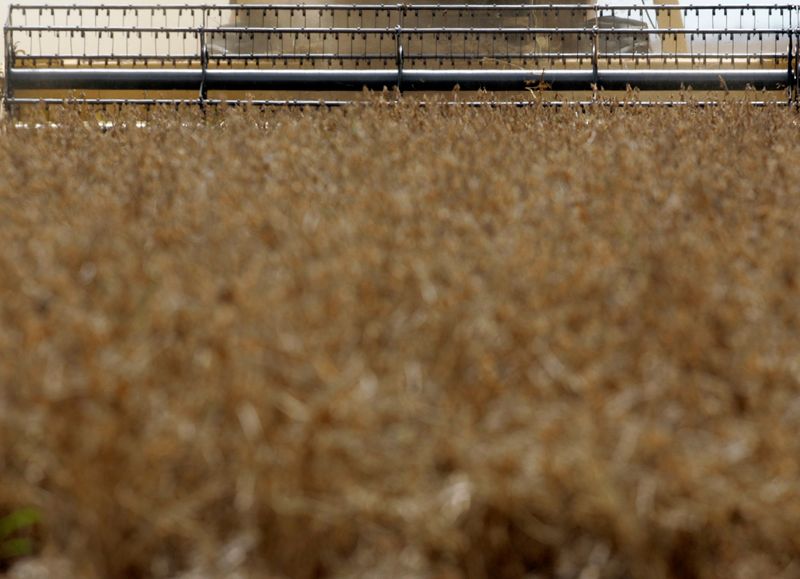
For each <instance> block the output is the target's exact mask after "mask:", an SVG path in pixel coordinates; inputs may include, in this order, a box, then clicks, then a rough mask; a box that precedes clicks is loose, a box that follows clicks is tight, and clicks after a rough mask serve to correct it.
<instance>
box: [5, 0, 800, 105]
mask: <svg viewBox="0 0 800 579" xmlns="http://www.w3.org/2000/svg"><path fill="white" fill-rule="evenodd" d="M799 23H800V6H798V5H796V4H783V5H779V4H764V3H752V2H751V3H749V4H744V3H741V4H740V3H734V2H726V3H725V4H719V3H717V4H709V3H700V2H683V1H681V2H679V1H678V0H661V1H660V2H659V1H646V2H645V1H641V2H638V3H637V2H635V1H632V0H628V1H627V2H624V3H623V2H604V3H598V4H588V3H587V4H584V3H572V4H540V3H528V4H466V3H462V4H427V3H412V4H251V3H244V4H226V5H206V6H188V5H187V6H175V5H165V6H160V5H136V6H120V5H113V6H112V5H109V6H88V5H86V6H63V5H61V6H56V5H47V4H42V5H36V6H31V5H12V6H11V8H10V12H9V16H8V21H7V23H6V26H5V83H6V88H5V93H4V95H5V105H6V107H7V109H8V110H11V111H13V110H15V109H17V108H18V107H20V106H23V105H29V104H35V103H57V102H58V103H61V102H64V101H66V100H68V101H71V102H82V103H88V104H116V103H139V104H154V103H182V102H194V103H199V104H218V103H222V102H225V103H237V102H244V101H248V102H255V103H261V104H277V103H286V102H293V103H304V104H308V103H319V102H347V101H349V100H353V99H358V98H360V97H359V95H360V94H361V91H362V90H363V89H364V88H368V89H371V90H383V89H389V90H390V91H395V90H396V91H398V92H411V91H415V92H420V93H432V92H434V91H452V90H454V89H455V88H456V87H458V88H459V89H460V91H462V94H463V93H464V92H468V91H478V90H480V91H484V90H485V91H490V92H501V91H502V92H505V93H508V95H509V98H510V99H511V101H512V102H543V101H547V100H548V99H551V98H552V99H556V100H557V99H562V100H574V101H580V100H582V99H587V98H588V99H589V100H591V99H595V100H597V99H598V98H601V97H603V95H608V96H613V95H614V94H615V91H623V92H621V93H617V94H622V95H624V94H626V91H629V90H631V89H636V90H639V91H642V92H644V91H649V92H648V94H649V96H648V97H647V98H648V99H650V100H652V101H661V102H674V101H675V99H676V95H678V94H680V93H682V91H684V90H685V89H688V88H691V89H693V90H694V91H697V92H696V94H698V95H704V96H705V95H711V97H710V98H711V100H713V99H714V98H716V97H715V96H714V94H712V93H715V94H717V95H718V94H720V91H739V90H745V89H753V90H755V91H761V92H758V93H752V92H751V93H750V94H758V95H759V96H758V97H757V99H756V100H759V101H768V100H772V101H776V102H777V101H781V102H784V103H790V102H796V100H797V94H798V55H800V51H798V47H799V46H800V28H798V24H799ZM556 94H558V95H560V96H558V97H550V96H548V95H556ZM565 95H567V96H566V97H565ZM601 100H602V98H601Z"/></svg>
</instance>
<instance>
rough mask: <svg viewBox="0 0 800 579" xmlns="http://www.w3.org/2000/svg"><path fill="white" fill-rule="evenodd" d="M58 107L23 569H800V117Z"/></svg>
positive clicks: (10, 381) (46, 155)
mask: <svg viewBox="0 0 800 579" xmlns="http://www.w3.org/2000/svg"><path fill="white" fill-rule="evenodd" d="M51 120H53V119H51ZM55 120H57V121H58V122H59V124H60V126H59V127H58V128H40V129H15V128H13V127H12V126H11V125H9V124H6V125H3V126H2V127H1V128H0V132H2V137H0V506H3V507H7V508H8V509H9V510H12V509H15V508H20V507H28V506H31V507H35V509H36V511H37V512H39V513H41V517H42V523H41V529H40V534H41V540H40V542H41V544H40V545H38V547H37V548H38V554H37V557H36V558H34V559H30V560H28V561H24V560H23V561H21V562H19V563H18V564H17V566H15V567H12V569H11V571H10V573H11V576H12V577H13V576H16V577H22V576H28V577H32V576H37V577H38V576H48V575H49V576H56V575H58V576H60V577H65V579H68V578H69V576H70V575H72V576H74V577H86V578H92V577H97V578H115V577H130V578H137V577H178V576H180V577H197V578H200V577H209V578H211V577H265V576H275V577H280V576H286V577H300V578H303V577H367V576H370V577H440V578H445V577H447V578H457V577H469V578H473V577H474V578H480V577H501V578H502V577H508V578H513V577H523V576H530V577H563V578H572V577H575V578H578V577H580V578H583V579H586V578H591V577H596V578H615V577H641V578H645V577H647V578H658V577H690V578H691V577H698V578H706V577H707V578H717V577H718V578H726V579H727V578H736V577H742V578H749V577H754V578H756V577H786V578H788V577H798V576H800V532H798V531H800V436H798V434H800V355H799V352H800V220H799V219H798V215H800V163H798V159H800V139H798V117H797V116H796V114H795V113H793V112H791V111H785V110H777V109H774V110H773V109H765V110H755V109H750V108H746V107H740V106H736V105H728V106H723V107H721V108H716V109H709V110H699V109H692V108H686V109H680V110H670V109H656V110H631V111H621V110H614V111H612V110H609V109H602V110H597V111H593V112H590V113H582V112H579V111H576V110H570V109H565V110H562V111H545V110H539V109H489V108H483V109H464V108H452V107H444V106H442V107H437V106H431V107H428V108H425V109H422V108H418V107H415V106H413V105H412V106H401V107H398V108H387V107H382V106H379V105H374V106H367V107H353V108H346V109H342V110H336V111H273V112H269V113H257V112H229V113H226V114H225V115H223V116H221V117H216V116H215V115H214V114H213V113H212V114H211V116H210V117H209V118H207V119H201V118H200V117H199V116H197V114H196V112H191V111H190V112H184V113H179V114H175V113H174V112H173V111H156V112H152V113H150V118H149V119H148V122H147V125H146V126H144V127H140V128H125V127H124V124H125V123H126V122H127V124H128V126H130V125H131V123H132V122H133V121H134V120H135V119H134V114H133V113H123V114H121V116H120V118H119V119H118V123H117V125H116V126H115V127H114V128H111V129H109V130H106V131H100V130H99V129H97V128H96V127H95V125H94V124H92V123H86V122H84V120H82V119H81V118H79V117H78V115H77V114H74V113H69V112H67V113H64V115H63V117H60V118H57V119H55ZM6 512H8V511H6ZM48 561H52V562H53V563H52V565H54V566H55V567H49V566H48V565H50V563H48ZM55 568H57V569H58V571H54V570H53V569H55ZM26 574H27V575H26Z"/></svg>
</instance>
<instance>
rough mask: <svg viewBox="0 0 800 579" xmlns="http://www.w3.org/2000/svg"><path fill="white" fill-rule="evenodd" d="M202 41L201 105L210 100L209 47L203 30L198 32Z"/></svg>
mask: <svg viewBox="0 0 800 579" xmlns="http://www.w3.org/2000/svg"><path fill="white" fill-rule="evenodd" d="M197 36H198V38H199V39H200V67H201V73H202V76H201V78H200V104H201V105H202V104H203V102H205V101H206V100H208V85H207V77H208V46H207V45H206V34H205V31H204V30H203V29H200V30H198V31H197Z"/></svg>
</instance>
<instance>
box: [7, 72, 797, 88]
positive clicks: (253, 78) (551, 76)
mask: <svg viewBox="0 0 800 579" xmlns="http://www.w3.org/2000/svg"><path fill="white" fill-rule="evenodd" d="M204 75H205V86H206V88H207V90H231V91H261V90H320V91H336V90H361V89H362V88H368V89H372V90H381V89H382V88H384V87H394V86H396V84H397V79H398V71H397V69H379V70H274V69H272V70H270V69H224V70H220V69H209V70H206V71H205V73H204V71H203V70H202V69H159V70H147V69H59V68H55V69H54V68H23V69H19V68H13V69H11V74H10V77H11V78H12V79H13V81H14V86H15V87H16V88H17V90H32V89H39V90H197V89H198V88H199V87H200V86H201V83H202V82H203V78H204ZM402 78H403V90H406V91H425V90H452V89H453V88H455V87H456V86H458V87H460V88H461V89H462V90H479V89H486V90H494V91H503V90H526V89H528V88H531V87H533V86H547V87H550V88H552V89H553V90H591V89H592V85H593V84H594V83H595V81H596V83H597V85H598V88H599V89H605V90H626V89H627V88H628V87H631V88H639V89H641V90H678V89H681V88H689V87H692V88H694V89H696V90H718V89H720V88H722V87H723V86H724V87H727V88H728V89H729V90H744V89H747V88H754V89H757V90H761V89H767V90H781V89H785V88H787V86H788V84H787V79H786V72H785V71H784V70H778V69H775V70H741V69H713V70H599V71H597V73H595V72H594V71H593V70H533V71H526V70H480V69H461V70H412V69H405V70H404V71H403V76H402Z"/></svg>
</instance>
